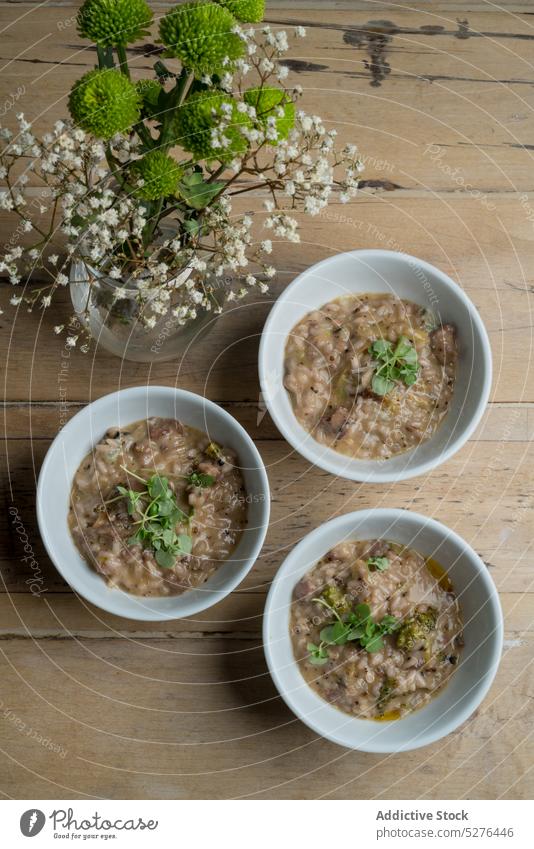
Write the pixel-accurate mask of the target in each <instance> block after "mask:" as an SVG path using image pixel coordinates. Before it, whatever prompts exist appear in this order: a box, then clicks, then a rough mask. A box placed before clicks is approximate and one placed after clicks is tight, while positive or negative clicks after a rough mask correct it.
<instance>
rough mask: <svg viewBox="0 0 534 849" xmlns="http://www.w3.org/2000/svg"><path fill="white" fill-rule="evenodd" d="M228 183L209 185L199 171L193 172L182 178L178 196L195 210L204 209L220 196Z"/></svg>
mask: <svg viewBox="0 0 534 849" xmlns="http://www.w3.org/2000/svg"><path fill="white" fill-rule="evenodd" d="M225 186H226V183H220V182H216V181H215V182H213V183H208V182H206V181H205V180H204V177H203V175H202V174H201V173H200V172H198V171H193V173H192V174H188V175H186V176H185V177H183V178H182V180H181V181H180V183H179V185H178V194H179V195H180V197H182V198H183V200H185V202H186V204H187V205H188V206H191V207H193V209H204V208H205V207H206V206H208V204H209V203H211V201H212V200H213V198H214V197H215V196H216V195H218V194H219V192H220V191H221V189H223V188H224V187H225Z"/></svg>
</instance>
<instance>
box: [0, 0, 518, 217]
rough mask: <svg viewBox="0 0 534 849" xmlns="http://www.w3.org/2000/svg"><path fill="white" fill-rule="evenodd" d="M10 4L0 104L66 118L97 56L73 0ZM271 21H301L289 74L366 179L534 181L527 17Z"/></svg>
mask: <svg viewBox="0 0 534 849" xmlns="http://www.w3.org/2000/svg"><path fill="white" fill-rule="evenodd" d="M18 8H20V7H15V8H14V7H13V6H3V5H2V6H0V28H1V27H2V26H8V27H9V39H6V40H5V43H4V44H3V48H2V50H1V51H0V52H1V53H2V58H1V59H0V62H3V71H2V88H1V92H2V96H1V97H0V100H2V102H3V101H4V100H5V102H6V104H7V106H6V113H9V106H10V104H11V103H12V109H13V113H14V112H15V111H18V110H23V111H25V112H26V113H27V115H28V116H29V117H31V118H32V119H34V118H35V119H36V128H37V129H39V130H43V129H44V128H45V127H46V126H48V125H49V124H50V123H53V122H54V121H55V120H57V119H58V118H60V117H64V115H65V112H66V97H67V94H68V90H69V88H70V86H71V85H72V83H73V82H74V80H75V79H76V78H77V77H79V76H80V74H81V73H83V72H84V71H85V70H87V69H88V68H90V67H92V66H93V65H94V61H95V54H94V51H92V50H91V49H90V48H88V46H87V45H86V43H85V42H83V41H82V40H81V39H79V38H78V36H77V34H76V28H75V23H74V15H75V11H76V7H75V6H74V7H73V6H67V7H54V6H49V5H48V4H47V5H46V6H45V7H37V8H34V9H31V7H30V9H29V14H26V15H24V16H21V17H20V19H19V20H17V11H18ZM290 9H291V7H290ZM161 11H162V12H164V11H165V7H163V8H162V10H161ZM156 14H157V15H158V14H159V10H158V9H157V8H156ZM269 20H270V21H271V22H272V23H273V24H275V25H280V26H285V25H288V26H292V25H293V24H296V23H305V24H306V25H307V26H308V38H307V39H306V40H305V41H303V42H302V43H297V44H296V45H295V46H294V48H293V49H292V50H291V53H290V55H289V57H288V58H289V65H290V68H291V72H292V73H291V80H292V81H293V82H299V83H300V84H302V86H303V88H304V90H305V94H304V101H303V105H304V107H305V108H306V107H308V108H312V107H313V109H314V110H315V111H317V112H318V113H319V114H321V115H322V116H323V117H324V118H325V120H327V121H329V122H332V123H333V124H335V126H336V127H338V129H339V132H340V140H342V141H345V140H349V139H350V140H353V141H356V142H357V143H358V144H359V146H360V147H361V150H362V152H363V154H364V155H365V158H366V163H367V172H366V174H365V178H366V179H369V180H372V181H377V183H378V185H379V187H382V188H392V187H394V186H401V187H405V188H414V187H419V188H423V189H427V190H431V191H436V190H440V189H444V190H448V191H451V190H457V189H459V190H470V188H469V187H475V188H476V189H478V190H480V191H483V192H491V191H494V190H496V189H504V190H507V191H522V192H523V191H526V190H528V189H532V188H534V182H533V180H532V179H531V178H530V177H529V174H530V173H533V172H532V168H531V164H532V152H531V151H530V150H529V149H528V147H527V146H528V145H530V144H531V142H532V137H533V135H534V117H533V115H532V112H531V110H530V108H529V106H528V100H527V99H526V93H527V92H528V87H529V86H530V85H532V82H533V76H532V69H531V66H530V60H529V57H530V49H531V42H530V41H529V39H531V38H532V32H531V29H530V24H529V19H528V17H521V16H517V15H505V14H503V13H502V12H501V13H499V12H489V11H487V10H486V11H485V12H484V13H483V14H480V13H477V12H472V11H471V10H470V8H469V7H466V12H465V16H463V17H459V16H458V15H455V14H454V12H449V11H447V10H446V9H445V10H440V9H439V8H438V10H434V9H432V10H429V9H426V10H425V9H419V10H417V9H416V10H415V11H408V10H401V9H398V8H396V9H395V10H393V9H392V10H391V11H390V14H389V15H388V18H387V19H384V18H381V16H380V7H378V8H377V7H376V5H375V4H370V5H368V6H367V7H364V8H363V10H362V9H358V8H351V11H350V12H349V14H348V15H347V12H346V11H340V10H338V9H336V8H335V7H332V6H331V5H330V4H329V7H328V8H326V9H324V8H323V9H322V10H321V11H312V10H309V11H306V12H302V11H300V10H297V9H291V11H289V10H283V9H282V10H278V11H276V9H274V8H273V10H272V12H271V13H270V14H269ZM153 42H154V38H152V39H151V40H147V43H149V44H150V45H151V46H150V48H149V49H148V51H147V52H149V53H150V51H153V49H154V45H153ZM132 63H133V66H134V68H135V73H136V75H137V76H146V75H147V73H149V72H150V70H151V62H150V58H147V57H146V56H144V55H143V53H142V51H141V52H139V51H137V50H136V52H135V53H132ZM43 86H45V88H46V98H45V99H44V100H43V96H42V89H43ZM502 90H505V91H506V93H507V96H506V97H502V96H498V93H499V92H500V91H501V92H502ZM6 119H7V120H8V119H9V114H7V117H6ZM430 146H433V147H430ZM438 148H439V149H438ZM486 202H487V203H488V204H490V203H491V198H487V200H486Z"/></svg>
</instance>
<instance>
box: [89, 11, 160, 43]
mask: <svg viewBox="0 0 534 849" xmlns="http://www.w3.org/2000/svg"><path fill="white" fill-rule="evenodd" d="M77 23H78V32H79V34H80V35H81V36H82V38H89V39H90V40H91V41H94V42H95V44H99V45H100V46H101V47H116V46H117V45H118V44H120V45H124V44H130V43H131V42H132V41H137V39H138V38H142V37H143V36H145V35H148V30H147V27H148V26H150V24H151V23H152V10H151V9H150V8H149V6H147V4H146V3H145V0H85V3H84V4H83V6H82V7H81V9H80V11H79V12H78V17H77Z"/></svg>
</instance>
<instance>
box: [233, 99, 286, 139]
mask: <svg viewBox="0 0 534 849" xmlns="http://www.w3.org/2000/svg"><path fill="white" fill-rule="evenodd" d="M243 99H244V100H245V103H248V105H249V106H253V107H254V108H255V110H256V116H257V119H258V121H259V123H260V124H262V126H263V127H264V128H266V127H267V126H268V123H267V118H274V119H275V127H276V131H277V133H278V140H279V139H286V138H287V136H288V134H289V132H290V130H292V129H293V126H294V124H295V104H294V103H293V101H292V100H291V99H290V97H289V95H288V94H286V92H285V91H283V90H282V89H281V88H269V87H266V88H249V89H248V91H246V92H245V93H244V95H243ZM280 109H282V110H283V114H281V115H280V114H279V112H280ZM276 141H277V140H275V139H271V140H270V144H276Z"/></svg>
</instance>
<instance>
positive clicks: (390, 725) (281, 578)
mask: <svg viewBox="0 0 534 849" xmlns="http://www.w3.org/2000/svg"><path fill="white" fill-rule="evenodd" d="M347 539H355V540H357V539H362V540H366V539H387V540H392V541H394V542H398V543H402V544H405V545H409V546H411V547H412V548H414V549H415V550H416V551H419V552H421V554H424V555H426V556H432V557H434V558H435V559H436V560H437V561H438V563H440V564H441V565H442V566H443V567H444V569H445V570H446V571H447V572H448V574H449V576H450V578H451V580H452V583H453V587H454V590H455V592H456V594H457V595H458V598H459V601H460V605H461V609H462V615H463V621H464V638H465V646H464V648H463V649H462V651H461V655H460V662H459V664H458V666H457V668H456V669H455V671H454V673H453V675H452V676H451V678H450V680H449V682H448V683H447V685H446V686H445V687H444V688H443V690H442V691H441V692H439V693H438V694H437V695H436V697H435V698H434V699H432V701H431V702H429V704H427V705H426V706H425V707H423V708H421V709H420V710H417V711H414V712H413V713H412V714H409V715H408V716H406V717H404V718H403V719H398V720H395V721H391V722H376V721H374V720H365V719H356V718H354V717H351V716H349V715H348V714H345V713H342V712H341V711H340V710H338V709H337V708H335V707H333V706H332V705H330V704H329V703H328V702H326V701H324V700H323V699H322V698H320V696H318V695H317V694H316V693H315V692H314V691H313V690H312V689H311V687H309V686H308V684H307V683H306V682H305V680H304V678H303V677H302V675H301V673H300V670H299V667H298V665H297V663H296V661H295V658H294V655H293V649H292V645H291V638H290V634H289V617H290V605H291V599H292V593H293V589H294V587H295V584H296V583H297V582H298V581H299V579H300V578H301V577H302V576H303V575H304V574H305V573H306V572H307V571H308V570H309V569H311V568H312V567H313V566H314V565H315V563H317V561H318V560H319V559H320V558H321V557H322V556H323V555H324V554H326V553H327V552H328V551H329V550H330V549H331V548H332V547H333V546H334V545H336V544H337V543H338V542H341V541H342V540H347ZM263 622H264V625H263V640H264V647H265V655H266V658H267V664H268V666H269V670H270V673H271V675H272V678H273V681H274V683H275V684H276V687H277V688H278V691H279V693H280V695H281V696H282V698H283V699H284V701H285V702H286V703H287V705H288V706H289V707H290V708H291V710H292V711H293V712H294V713H295V714H296V715H297V716H298V717H299V719H301V720H302V721H303V722H305V723H306V725H309V727H310V728H312V729H313V731H315V732H317V734H320V735H322V736H323V737H326V738H328V739H329V740H332V741H333V742H334V743H339V745H341V746H346V747H348V748H351V749H360V750H361V751H364V752H404V751H407V750H409V749H417V748H419V747H420V746H426V745H427V744H429V743H433V742H435V741H436V740H439V739H440V738H441V737H444V736H445V735H446V734H449V733H450V732H451V731H454V729H455V728H457V727H458V726H459V725H461V723H462V722H464V721H465V720H466V719H467V718H468V716H470V714H472V713H473V711H474V710H475V709H476V708H477V707H478V705H479V704H480V703H481V701H482V699H483V698H484V696H485V695H486V693H487V692H488V689H489V687H490V685H491V683H492V681H493V679H494V677H495V673H496V672H497V667H498V665H499V661H500V657H501V651H502V641H503V618H502V611H501V606H500V602H499V597H498V594H497V590H496V588H495V584H494V583H493V581H492V579H491V578H490V576H489V573H488V570H487V568H486V566H485V565H484V563H483V562H482V561H481V559H480V558H479V557H478V555H477V554H476V553H475V552H474V551H473V549H472V548H471V547H470V546H469V545H468V544H467V543H466V542H464V540H463V539H461V537H459V536H458V535H457V534H456V533H454V531H451V530H449V528H446V527H445V525H442V524H440V523H439V522H436V521H435V520H434V519H428V518H427V517H426V516H421V515H420V514H419V513H412V512H411V511H408V510H396V509H391V510H388V509H384V510H360V511H358V512H356V513H347V514H346V515H345V516H339V517H338V518H337V519H333V520H332V521H330V522H327V523H326V524H324V525H321V526H320V527H319V528H316V530H314V531H312V533H311V534H308V535H307V536H306V537H304V539H302V540H301V542H300V543H299V544H298V545H297V546H296V547H295V548H294V549H293V551H292V552H291V554H290V555H289V556H288V557H287V558H286V559H285V561H284V563H283V564H282V566H281V567H280V569H279V570H278V572H277V574H276V576H275V578H274V580H273V583H272V585H271V589H270V592H269V595H268V597H267V603H266V606H265V614H264V620H263Z"/></svg>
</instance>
